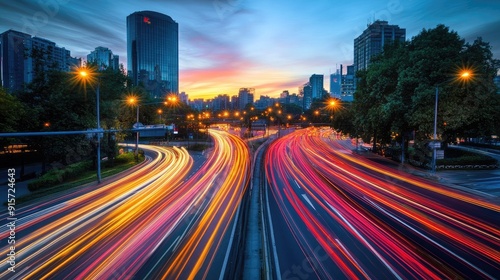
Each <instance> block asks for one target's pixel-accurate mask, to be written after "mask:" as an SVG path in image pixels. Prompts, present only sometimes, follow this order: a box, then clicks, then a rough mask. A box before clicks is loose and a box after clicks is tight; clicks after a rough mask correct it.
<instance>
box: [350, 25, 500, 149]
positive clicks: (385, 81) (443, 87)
mask: <svg viewBox="0 0 500 280" xmlns="http://www.w3.org/2000/svg"><path fill="white" fill-rule="evenodd" d="M498 68H499V62H498V60H495V59H493V57H492V54H491V50H490V46H489V44H488V43H486V42H483V41H482V40H481V39H480V38H479V39H477V40H476V41H475V42H474V43H473V44H471V45H469V44H466V43H465V42H464V40H463V39H461V38H460V37H459V36H458V34H457V33H456V32H453V31H450V30H449V28H448V27H445V26H444V25H438V26H437V27H436V28H434V29H429V30H425V29H424V30H423V31H422V32H421V33H420V34H418V35H417V36H415V37H414V38H412V40H411V41H409V42H406V43H405V44H399V45H398V44H394V45H387V46H386V47H385V48H384V51H383V52H382V53H381V54H380V55H379V56H377V57H375V58H373V59H372V61H371V63H370V66H369V67H368V69H366V70H363V71H359V72H358V73H357V77H358V88H357V91H356V93H355V96H354V102H353V114H354V116H353V117H354V124H355V126H356V128H357V129H358V130H359V131H360V134H361V136H363V139H364V140H365V141H368V140H370V138H371V139H373V142H374V148H375V144H376V143H377V142H379V143H380V144H385V143H388V142H389V141H390V140H391V135H399V136H398V139H396V140H397V141H401V143H402V144H403V146H404V144H405V138H407V137H406V136H408V135H409V134H410V133H411V132H415V135H416V137H417V139H416V140H417V141H418V140H424V139H431V138H432V136H433V125H434V103H435V94H436V88H438V89H439V108H438V121H437V124H438V134H439V135H440V136H441V137H442V139H443V140H448V141H452V140H453V139H455V138H456V137H480V136H486V135H491V134H492V133H497V132H498V131H499V128H498V127H499V125H498V124H499V117H498V114H497V113H496V112H498V110H499V109H500V107H499V104H500V101H499V96H498V94H495V86H494V84H493V77H494V75H496V73H497V70H498ZM465 70H467V71H469V73H471V75H472V78H471V79H468V80H466V79H464V78H461V76H460V74H461V72H463V71H465ZM411 134H413V133H411Z"/></svg>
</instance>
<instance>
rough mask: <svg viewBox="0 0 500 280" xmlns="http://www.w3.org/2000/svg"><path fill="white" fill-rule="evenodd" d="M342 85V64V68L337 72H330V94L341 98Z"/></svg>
mask: <svg viewBox="0 0 500 280" xmlns="http://www.w3.org/2000/svg"><path fill="white" fill-rule="evenodd" d="M341 85H342V64H340V69H337V70H336V72H335V73H333V74H330V95H331V96H332V97H335V98H340V88H341Z"/></svg>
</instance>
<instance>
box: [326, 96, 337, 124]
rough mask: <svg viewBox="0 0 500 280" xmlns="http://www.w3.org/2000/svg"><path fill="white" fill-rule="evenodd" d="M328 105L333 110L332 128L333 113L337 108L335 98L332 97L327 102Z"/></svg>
mask: <svg viewBox="0 0 500 280" xmlns="http://www.w3.org/2000/svg"><path fill="white" fill-rule="evenodd" d="M326 107H327V108H328V109H329V110H330V111H331V112H332V114H331V116H330V118H331V119H332V128H333V114H334V113H335V108H336V107H337V102H336V101H335V99H333V98H331V99H330V100H329V101H328V102H327V106H326Z"/></svg>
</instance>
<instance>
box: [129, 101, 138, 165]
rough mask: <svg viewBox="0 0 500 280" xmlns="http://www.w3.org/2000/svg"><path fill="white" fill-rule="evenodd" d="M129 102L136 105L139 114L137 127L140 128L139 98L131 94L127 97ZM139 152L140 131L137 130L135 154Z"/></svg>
mask: <svg viewBox="0 0 500 280" xmlns="http://www.w3.org/2000/svg"><path fill="white" fill-rule="evenodd" d="M127 102H128V104H130V105H132V106H134V105H135V106H136V108H137V109H136V114H137V120H136V129H138V128H139V100H138V99H137V98H136V97H134V96H131V97H129V98H127ZM138 153H139V131H136V132H135V154H136V155H137V154H138Z"/></svg>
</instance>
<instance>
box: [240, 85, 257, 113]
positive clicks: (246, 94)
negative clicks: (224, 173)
mask: <svg viewBox="0 0 500 280" xmlns="http://www.w3.org/2000/svg"><path fill="white" fill-rule="evenodd" d="M254 96H255V89H254V88H240V91H239V92H238V103H239V106H238V107H239V109H240V110H243V109H245V107H246V106H247V104H248V103H251V104H253V99H254Z"/></svg>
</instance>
